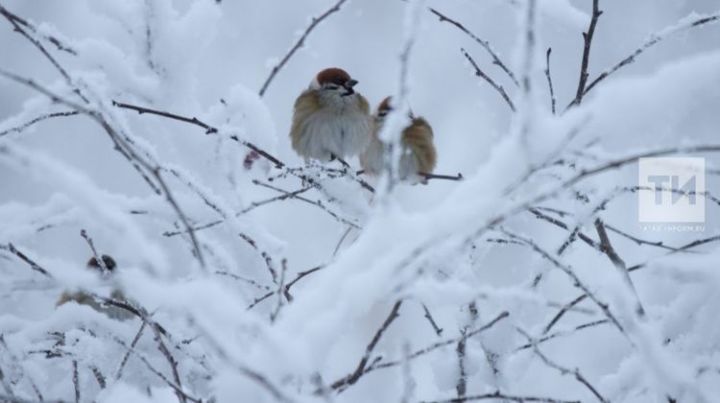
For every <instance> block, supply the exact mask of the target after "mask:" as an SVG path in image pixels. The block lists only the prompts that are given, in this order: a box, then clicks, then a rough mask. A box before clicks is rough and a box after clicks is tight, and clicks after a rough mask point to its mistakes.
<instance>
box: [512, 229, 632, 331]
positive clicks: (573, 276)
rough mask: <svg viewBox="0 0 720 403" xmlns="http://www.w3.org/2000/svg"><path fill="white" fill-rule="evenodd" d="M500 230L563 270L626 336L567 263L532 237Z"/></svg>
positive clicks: (602, 303) (605, 306)
mask: <svg viewBox="0 0 720 403" xmlns="http://www.w3.org/2000/svg"><path fill="white" fill-rule="evenodd" d="M500 232H502V233H503V234H505V235H507V236H509V237H510V238H512V239H515V240H518V241H521V242H523V243H525V244H526V245H527V246H529V247H530V248H532V249H533V250H534V251H535V252H537V253H538V254H540V256H542V257H543V258H545V259H546V260H547V261H549V262H550V263H552V264H553V266H555V267H557V268H558V269H560V270H561V271H563V272H564V273H565V274H567V276H568V277H570V278H571V279H572V281H573V285H574V286H575V287H577V288H579V289H581V290H582V291H583V292H584V293H585V294H587V296H588V297H589V298H590V300H592V301H593V302H594V303H595V305H597V306H598V308H600V310H601V311H602V312H603V314H605V317H606V318H608V319H609V320H610V322H612V324H613V325H615V327H616V328H617V329H618V330H619V331H620V333H622V334H623V335H624V336H626V337H627V333H625V329H624V328H623V327H622V325H621V324H620V321H619V320H618V319H617V318H616V317H615V315H614V314H613V313H612V312H611V311H610V308H609V307H608V304H606V303H604V302H602V301H600V299H598V297H597V296H596V295H595V293H593V292H592V291H591V290H590V287H588V286H587V285H585V283H583V281H582V280H581V279H580V277H578V275H577V274H575V270H573V268H572V267H571V266H569V265H566V264H564V263H562V262H560V261H559V260H558V259H556V258H555V257H554V256H552V255H551V254H550V253H548V252H547V251H546V250H544V249H543V248H541V247H540V246H539V245H538V244H537V243H535V242H534V241H533V240H532V239H529V238H525V237H522V236H520V235H516V234H513V233H512V232H509V231H507V230H505V229H500Z"/></svg>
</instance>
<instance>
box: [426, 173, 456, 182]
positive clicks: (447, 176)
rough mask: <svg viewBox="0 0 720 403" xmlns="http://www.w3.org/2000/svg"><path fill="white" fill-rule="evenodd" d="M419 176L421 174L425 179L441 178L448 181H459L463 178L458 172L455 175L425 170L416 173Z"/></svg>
mask: <svg viewBox="0 0 720 403" xmlns="http://www.w3.org/2000/svg"><path fill="white" fill-rule="evenodd" d="M418 174H419V175H420V176H422V177H423V178H424V179H425V180H431V179H441V180H448V181H461V180H463V179H465V178H464V177H463V176H462V174H461V173H459V172H458V174H457V175H438V174H428V173H425V172H420V173H418Z"/></svg>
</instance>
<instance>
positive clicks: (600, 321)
mask: <svg viewBox="0 0 720 403" xmlns="http://www.w3.org/2000/svg"><path fill="white" fill-rule="evenodd" d="M608 324H610V321H609V320H607V319H598V320H594V321H592V322H587V323H583V324H581V325H578V326H575V327H574V328H572V329H570V330H561V331H558V332H555V333H551V334H549V335H546V336H542V337H541V338H539V339H537V344H542V343H544V342H546V341H548V340H553V339H556V338H558V337H563V336H570V335H573V334H575V332H577V331H579V330H583V329H590V328H593V327H596V326H600V325H608ZM531 347H532V344H530V343H526V344H523V345H522V346H520V347H517V348H516V349H515V350H514V351H516V352H517V351H521V350H527V349H528V348H531Z"/></svg>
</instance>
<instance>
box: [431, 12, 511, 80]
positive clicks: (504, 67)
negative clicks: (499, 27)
mask: <svg viewBox="0 0 720 403" xmlns="http://www.w3.org/2000/svg"><path fill="white" fill-rule="evenodd" d="M428 10H429V11H430V12H431V13H433V14H435V15H436V16H437V17H438V18H439V19H440V22H448V23H450V24H452V25H454V26H455V27H456V28H458V29H459V30H461V31H462V32H464V33H465V34H466V35H467V36H469V37H470V38H472V40H474V41H475V42H477V43H478V44H480V46H482V47H483V48H484V49H485V50H486V51H487V52H488V54H490V57H492V59H493V64H494V65H496V66H498V67H500V68H501V69H502V71H504V72H505V73H506V74H507V75H508V77H510V80H512V82H513V83H514V84H515V85H516V86H519V85H520V84H519V83H518V80H517V79H516V78H515V74H513V72H512V71H511V70H510V69H509V68H508V67H507V65H506V64H505V63H503V61H502V60H500V57H499V56H498V55H497V53H495V51H494V50H493V49H492V46H490V42H488V41H486V40H483V39H480V38H479V37H478V36H477V35H475V34H473V33H472V32H470V30H469V29H467V28H465V26H464V25H463V24H461V23H459V22H458V21H456V20H453V19H452V18H450V17H448V16H447V15H445V14H443V13H441V12H439V11H438V10H436V9H434V8H432V7H428Z"/></svg>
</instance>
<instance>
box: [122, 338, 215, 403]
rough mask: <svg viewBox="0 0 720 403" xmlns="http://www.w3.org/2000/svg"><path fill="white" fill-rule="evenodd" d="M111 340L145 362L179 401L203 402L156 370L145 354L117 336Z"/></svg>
mask: <svg viewBox="0 0 720 403" xmlns="http://www.w3.org/2000/svg"><path fill="white" fill-rule="evenodd" d="M113 340H114V341H115V342H116V343H117V344H119V345H120V346H122V347H124V348H125V349H126V350H127V351H128V352H130V353H132V354H134V355H135V357H137V358H138V359H140V361H142V363H143V364H145V366H146V367H147V368H148V369H149V370H150V372H152V373H153V374H155V375H156V376H157V377H158V378H160V379H161V380H162V381H163V382H165V384H166V385H168V386H169V387H170V388H172V390H173V391H175V394H176V395H177V396H178V399H179V400H180V401H182V402H186V401H188V400H189V401H191V402H193V403H202V402H203V400H202V399H196V398H194V397H191V396H190V395H188V394H187V393H185V391H184V390H183V389H182V386H180V385H179V384H175V383H174V382H173V381H171V380H170V379H168V377H166V376H165V375H163V373H162V372H160V371H159V370H157V369H156V368H155V367H154V366H153V365H152V364H151V363H150V361H149V360H148V359H147V358H145V356H143V355H142V354H140V353H139V352H137V351H136V350H135V349H134V348H133V347H130V346H128V345H127V344H126V343H125V342H124V341H122V340H120V339H119V338H117V337H114V338H113Z"/></svg>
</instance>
